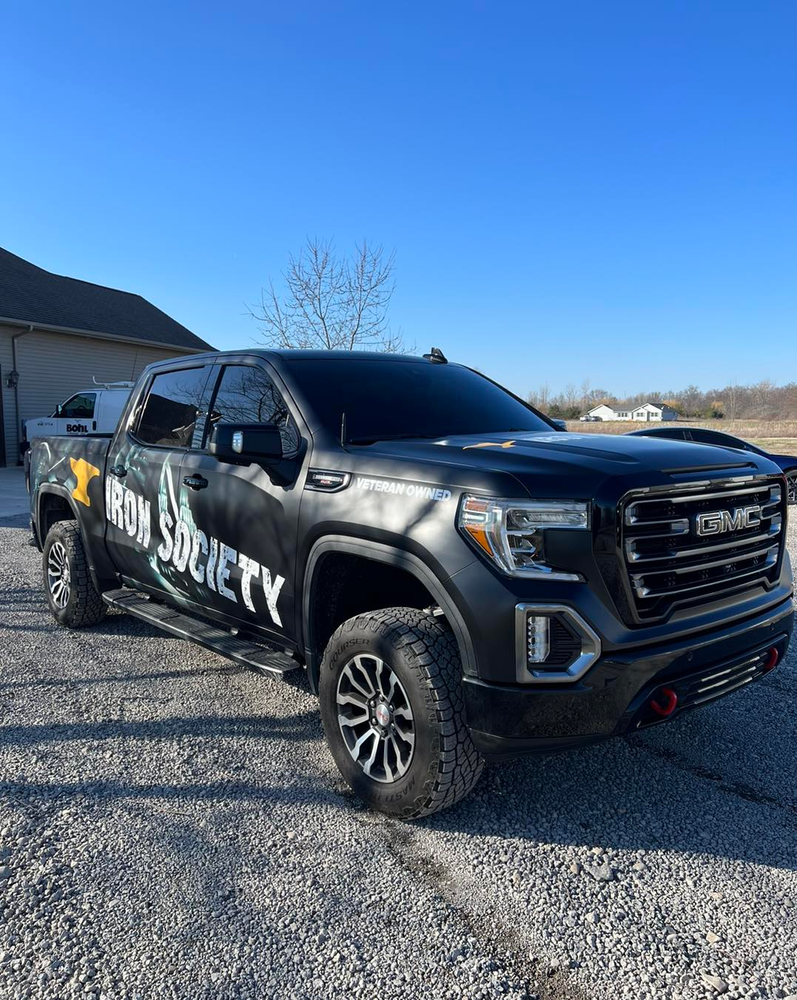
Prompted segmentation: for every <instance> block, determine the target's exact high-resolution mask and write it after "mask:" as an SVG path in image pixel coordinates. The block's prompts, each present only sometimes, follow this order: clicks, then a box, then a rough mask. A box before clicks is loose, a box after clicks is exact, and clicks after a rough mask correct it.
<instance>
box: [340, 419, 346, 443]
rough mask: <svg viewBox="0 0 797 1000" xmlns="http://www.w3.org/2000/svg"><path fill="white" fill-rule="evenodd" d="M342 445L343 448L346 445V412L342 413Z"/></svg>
mask: <svg viewBox="0 0 797 1000" xmlns="http://www.w3.org/2000/svg"><path fill="white" fill-rule="evenodd" d="M340 446H341V448H345V447H346V414H345V413H341V415H340Z"/></svg>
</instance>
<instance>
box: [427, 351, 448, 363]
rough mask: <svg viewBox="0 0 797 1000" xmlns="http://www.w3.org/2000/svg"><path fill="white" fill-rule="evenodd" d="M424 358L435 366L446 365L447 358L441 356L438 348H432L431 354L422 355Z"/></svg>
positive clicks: (441, 353)
mask: <svg viewBox="0 0 797 1000" xmlns="http://www.w3.org/2000/svg"><path fill="white" fill-rule="evenodd" d="M424 358H425V359H426V360H427V361H431V362H432V363H433V364H435V365H447V364H448V358H447V357H446V356H445V354H443V352H442V351H441V350H440V348H439V347H433V348H432V352H431V354H424Z"/></svg>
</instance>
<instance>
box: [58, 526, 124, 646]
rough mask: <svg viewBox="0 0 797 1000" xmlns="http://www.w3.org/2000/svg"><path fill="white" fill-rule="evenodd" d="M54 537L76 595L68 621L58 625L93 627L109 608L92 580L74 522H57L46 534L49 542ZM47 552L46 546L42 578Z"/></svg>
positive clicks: (81, 539) (79, 535) (77, 528)
mask: <svg viewBox="0 0 797 1000" xmlns="http://www.w3.org/2000/svg"><path fill="white" fill-rule="evenodd" d="M56 534H57V535H58V538H59V540H60V542H61V543H62V545H63V546H64V548H65V549H66V554H67V558H68V560H69V569H70V577H71V580H70V582H71V585H72V589H73V591H74V595H75V598H74V604H73V606H72V613H71V615H70V617H69V620H68V621H63V622H59V624H63V625H66V626H67V627H68V628H87V627H88V626H89V625H96V624H97V623H98V622H100V621H102V619H103V618H104V617H105V613H106V611H107V610H108V606H107V605H106V604H105V602H104V601H103V599H102V595H101V594H100V593H99V591H98V590H97V588H96V587H95V586H94V581H93V580H92V579H91V573H90V572H89V563H88V559H87V558H86V549H85V547H84V545H83V537H82V535H81V533H80V528H79V526H78V524H77V523H76V522H75V521H57V522H56V523H55V524H54V525H53V526H52V528H51V529H50V531H49V533H48V536H47V537H48V540H49V538H50V536H51V535H56ZM47 551H48V546H47V544H46V543H45V546H44V554H43V555H44V572H45V575H46V573H47ZM56 620H58V619H56Z"/></svg>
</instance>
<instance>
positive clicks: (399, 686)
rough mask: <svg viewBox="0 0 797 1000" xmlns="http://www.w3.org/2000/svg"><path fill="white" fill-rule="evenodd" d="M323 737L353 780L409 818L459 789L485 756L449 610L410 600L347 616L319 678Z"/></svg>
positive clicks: (383, 807) (371, 800)
mask: <svg viewBox="0 0 797 1000" xmlns="http://www.w3.org/2000/svg"><path fill="white" fill-rule="evenodd" d="M319 694H320V700H321V718H322V721H323V724H324V733H325V735H326V739H327V743H328V744H329V748H330V750H331V752H332V756H333V757H334V759H335V763H336V764H337V766H338V769H339V770H340V772H341V774H342V775H343V777H344V778H345V780H346V782H347V783H348V785H349V786H350V787H351V789H352V790H353V791H354V792H355V793H356V794H357V795H358V796H359V797H360V798H361V799H362V800H363V801H364V802H366V803H367V804H368V805H370V806H372V807H373V808H375V809H378V810H380V811H381V812H385V813H389V814H391V815H393V816H399V817H401V818H402V819H415V818H417V817H419V816H428V815H430V814H431V813H435V812H439V811H440V810H441V809H447V808H448V807H449V806H452V805H454V803H456V802H458V801H459V800H460V799H462V798H464V797H465V796H466V795H467V794H468V793H469V792H470V790H471V789H472V788H473V786H474V785H475V784H476V782H477V781H478V779H479V776H480V774H481V772H482V767H483V760H482V758H481V756H480V755H479V753H478V751H477V750H476V748H475V746H474V745H473V741H472V740H471V736H470V732H469V731H468V728H467V726H466V724H465V718H464V699H463V694H462V665H461V662H460V658H459V651H458V649H457V644H456V641H455V639H454V636H453V634H452V632H451V629H450V628H449V626H448V624H447V622H446V621H445V619H443V618H442V617H440V616H435V615H431V614H428V613H427V612H424V611H419V610H417V609H415V608H388V609H385V610H383V611H373V612H369V613H368V614H362V615H358V616H357V617H355V618H350V619H349V620H348V621H347V622H344V624H343V625H341V626H340V628H338V630H337V631H336V632H335V634H334V635H333V636H332V638H331V639H330V640H329V644H328V645H327V648H326V652H325V654H324V660H323V663H322V665H321V677H320V683H319Z"/></svg>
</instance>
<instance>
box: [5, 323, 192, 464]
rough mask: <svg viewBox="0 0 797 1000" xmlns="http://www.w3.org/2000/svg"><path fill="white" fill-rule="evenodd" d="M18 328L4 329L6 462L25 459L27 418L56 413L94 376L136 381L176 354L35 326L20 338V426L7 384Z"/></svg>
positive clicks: (109, 379) (87, 385) (84, 387)
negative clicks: (22, 438)
mask: <svg viewBox="0 0 797 1000" xmlns="http://www.w3.org/2000/svg"><path fill="white" fill-rule="evenodd" d="M17 331H18V328H17V329H10V328H9V327H0V365H2V369H3V370H2V376H3V402H4V411H5V430H6V461H7V463H8V464H9V465H15V464H16V463H17V461H18V458H19V433H18V432H19V429H20V426H21V421H23V420H27V419H28V418H30V417H43V416H47V415H48V414H50V413H52V412H53V410H54V409H55V407H56V405H57V404H58V403H60V402H62V401H63V400H65V399H66V398H67V397H68V396H71V395H72V394H73V393H75V392H77V391H78V390H79V389H87V388H89V387H90V386H91V379H92V375H94V376H96V377H97V379H102V380H105V381H109V382H110V381H118V380H121V379H135V378H136V377H137V376H138V375H139V373H140V372H141V371H142V369H144V368H145V367H146V366H147V365H149V364H151V363H152V362H153V361H163V360H165V359H166V358H170V357H174V356H175V355H176V354H177V353H179V352H176V351H175V350H174V349H167V348H157V347H144V346H141V345H136V344H126V343H124V342H122V341H112V340H99V339H94V338H93V337H78V336H73V335H71V334H63V333H45V332H44V331H39V330H34V331H33V332H32V333H27V334H25V336H24V337H20V338H19V339H18V340H17V370H18V371H19V411H20V412H19V424H18V423H17V420H16V418H15V414H14V390H13V389H9V388H8V387H7V386H6V385H5V379H6V376H7V375H8V373H9V372H10V371H11V367H12V364H11V359H12V355H11V336H12V334H13V333H16V332H17Z"/></svg>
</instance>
